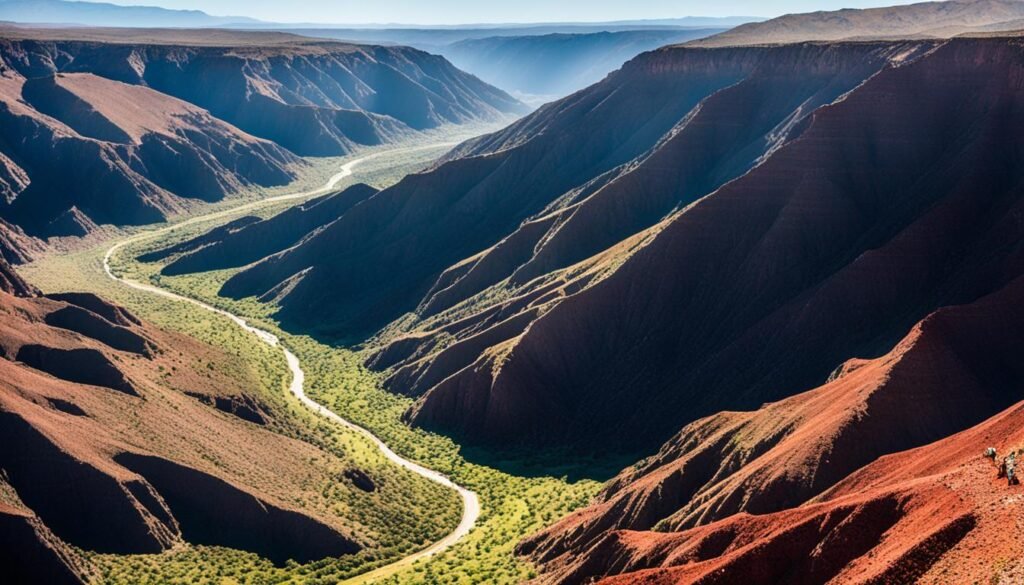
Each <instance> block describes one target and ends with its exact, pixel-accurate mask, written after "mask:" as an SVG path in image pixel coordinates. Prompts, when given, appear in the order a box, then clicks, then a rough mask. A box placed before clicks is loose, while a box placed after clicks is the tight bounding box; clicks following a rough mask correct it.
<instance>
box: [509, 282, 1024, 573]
mask: <svg viewBox="0 0 1024 585" xmlns="http://www.w3.org/2000/svg"><path fill="white" fill-rule="evenodd" d="M1022 300H1024V279H1017V280H1016V281H1015V282H1013V283H1012V284H1010V285H1009V286H1008V287H1007V288H1005V289H1002V290H1000V291H999V292H997V293H995V294H993V295H990V296H987V297H985V298H983V299H981V300H979V301H977V302H975V303H972V304H969V305H963V306H954V307H947V308H943V309H941V310H939V311H936V312H935V314H933V315H931V316H929V317H928V318H927V319H925V320H924V321H923V322H922V323H920V324H918V325H916V326H915V327H914V328H913V329H912V330H911V332H910V333H909V334H908V335H907V337H906V338H904V339H903V340H902V341H901V342H900V343H898V344H897V345H896V346H895V347H894V348H893V349H892V350H891V351H890V352H889V353H887V354H885V356H883V357H881V358H878V359H874V360H851V361H850V362H848V363H847V364H845V365H844V366H843V367H842V368H840V369H839V370H838V371H837V372H836V374H835V376H834V379H833V380H831V381H829V382H828V383H826V384H825V385H823V386H821V387H819V388H815V389H814V390H811V391H808V392H805V393H802V394H798V395H795V396H793V398H790V399H786V400H784V401H781V402H778V403H773V404H770V405H765V406H764V407H762V408H761V409H759V410H757V411H754V412H745V413H740V412H727V413H720V414H717V415H714V416H712V417H709V418H707V419H702V420H699V421H696V422H694V423H692V424H690V425H688V426H687V427H686V428H684V429H683V430H682V431H681V432H680V433H679V434H678V435H677V436H676V437H674V438H673V440H671V441H670V442H669V443H668V444H667V445H666V446H665V447H663V448H662V450H660V452H659V453H658V454H657V455H655V456H653V457H651V458H649V459H648V460H645V461H643V462H641V463H639V464H637V465H636V466H634V467H633V468H631V469H628V470H626V471H624V472H623V473H622V474H621V475H620V476H618V477H616V478H615V479H613V480H612V482H610V483H609V485H608V486H607V487H606V489H605V491H604V492H603V493H602V494H601V496H600V497H599V498H598V500H597V502H596V503H595V504H593V505H592V506H591V507H589V508H587V509H585V510H583V511H581V512H578V513H575V514H573V515H571V516H569V517H567V518H565V519H564V520H562V521H560V523H558V524H557V525H555V526H553V527H551V528H550V529H547V530H546V531H544V532H543V533H541V534H539V535H537V536H535V537H531V538H530V539H528V540H527V541H525V542H524V543H523V544H522V545H521V546H520V550H521V551H522V552H523V553H528V554H529V555H531V556H532V557H534V558H535V559H537V560H539V561H541V562H543V563H545V565H546V566H547V568H548V569H549V571H550V572H551V573H550V575H549V577H548V580H549V581H552V582H565V583H574V582H578V581H579V579H582V578H583V577H584V576H585V575H587V574H591V575H604V574H616V573H628V572H632V571H636V570H638V569H637V567H638V563H639V565H642V562H643V561H641V560H638V559H635V560H634V561H632V563H627V565H626V566H623V565H616V562H621V561H623V560H624V559H623V557H617V558H615V559H613V560H612V559H608V558H604V557H603V552H602V551H604V550H607V548H603V547H609V546H611V547H612V548H614V545H609V542H614V541H615V538H614V537H612V536H609V535H613V534H618V533H620V532H623V531H633V533H635V534H637V535H639V536H636V537H635V542H643V541H644V538H647V539H648V540H649V541H650V542H654V541H659V539H662V538H663V537H659V536H656V535H654V534H653V533H646V532H644V533H637V531H651V530H656V531H659V532H662V533H666V532H672V533H677V532H678V531H685V532H683V533H682V534H687V535H689V534H698V535H707V534H709V533H708V531H712V530H713V529H712V527H722V526H730V527H731V526H746V525H748V524H750V525H754V524H757V526H759V527H761V529H763V531H762V532H759V533H757V536H755V537H752V540H750V541H744V542H748V543H753V542H754V541H760V542H759V543H758V546H764V547H767V548H771V547H773V546H785V545H783V544H781V543H780V542H779V543H775V544H773V543H771V542H768V541H772V540H773V539H774V540H777V541H782V540H784V539H786V538H790V537H788V536H785V535H786V533H785V531H786V530H787V529H788V527H787V526H785V523H786V521H788V520H787V519H785V518H791V517H793V516H794V514H796V516H799V517H801V518H805V516H802V515H801V514H802V513H803V512H799V511H790V512H786V511H785V510H793V509H795V508H796V509H797V510H800V509H805V508H808V507H809V505H805V502H808V501H814V502H826V501H829V500H831V499H835V497H836V496H837V495H838V494H843V495H845V496H850V497H854V496H858V497H865V496H866V499H871V498H872V497H873V495H872V494H874V492H876V491H877V490H876V489H877V488H878V487H879V485H878V482H876V479H877V478H878V474H879V473H880V471H879V469H888V470H889V471H892V470H900V471H904V472H905V475H904V476H900V477H898V480H897V479H893V478H892V477H887V478H886V482H888V483H892V484H899V483H900V482H903V480H906V479H907V478H908V476H913V475H912V474H911V471H912V472H920V471H921V469H922V468H927V469H931V468H939V469H941V470H943V471H949V472H953V471H955V468H956V467H957V466H958V465H961V464H962V463H963V462H964V461H968V462H970V461H972V460H980V454H981V453H982V452H983V451H984V449H985V448H987V447H988V446H989V445H988V443H991V445H992V446H997V447H998V448H999V449H1000V450H1001V452H1002V453H1006V452H1008V451H1007V450H1008V448H1011V447H1012V448H1014V449H1016V448H1018V447H1024V444H1021V445H1016V444H1015V442H1019V441H1022V440H1024V435H1022V434H1021V432H1020V431H1016V430H1014V431H1005V432H1006V436H1001V437H1000V436H998V435H997V434H994V433H988V434H987V435H986V436H989V438H987V440H983V438H978V437H977V435H978V433H981V432H982V430H983V429H985V428H987V427H989V426H991V425H992V424H993V423H992V422H991V420H988V421H987V422H986V419H991V417H996V418H995V419H992V420H1001V419H1000V417H1005V418H1007V419H1010V420H1013V421H1015V423H1017V424H1019V423H1021V422H1024V420H1022V419H1021V416H1022V414H1021V413H1024V408H1021V407H1020V406H1018V407H1014V408H1013V409H1011V410H1010V411H1008V412H1007V413H1004V414H1002V415H999V414H998V413H999V412H1000V411H1004V410H1005V409H1007V408H1008V407H1009V406H1010V405H1012V404H1013V403H1014V402H1015V401H1018V400H1019V398H1020V395H1021V390H1022V389H1024V365H1022V363H1021V361H1020V360H1019V356H1020V353H1021V351H1022V350H1024V333H1022V332H1024V310H1022V308H1021V306H1022V302H1021V301H1022ZM1000 424H1005V425H1009V423H1000ZM966 429H971V430H970V431H968V432H967V434H968V435H972V436H975V438H973V440H972V441H976V443H974V444H971V443H969V442H967V441H965V440H959V442H958V443H957V445H958V447H957V449H961V450H962V451H961V452H956V453H952V454H948V455H947V454H945V452H944V449H946V448H945V447H942V446H943V445H944V443H946V441H944V440H945V437H947V436H950V435H953V434H955V433H957V432H961V431H965V430H966ZM972 433H973V434H972ZM934 442H939V443H934ZM987 442H988V443H987ZM926 444H933V445H932V446H931V447H929V448H927V449H930V450H931V451H929V455H927V456H924V458H923V459H922V461H927V464H925V465H909V466H903V465H900V466H892V465H890V464H888V463H886V461H887V459H886V458H885V456H888V455H890V454H894V453H898V452H902V451H905V450H907V449H912V448H916V447H920V446H923V445H926ZM972 448H973V451H972ZM953 455H955V456H953ZM880 457H882V458H883V459H881V460H880V461H879V462H877V463H876V460H878V459H879V458H880ZM913 457H914V456H912V455H900V456H898V457H896V459H898V460H900V461H909V460H912V458H913ZM865 465H866V466H867V467H864V466H865ZM862 467H864V468H863V469H861V468H862ZM858 469H861V470H859V471H858ZM931 472H934V471H930V473H931ZM956 472H958V471H956ZM851 473H852V474H853V475H852V478H851ZM993 476H994V473H993ZM858 477H859V478H858ZM864 477H870V478H871V480H864V479H863V478H864ZM982 484H983V486H985V487H986V489H987V488H990V487H991V486H992V484H991V483H990V482H987V480H986V482H983V483H982ZM837 485H838V486H837ZM911 491H912V490H911ZM985 501H987V500H985ZM872 505H873V504H872ZM810 507H812V508H813V506H810ZM978 507H979V509H977V510H974V511H973V512H972V513H973V514H975V515H977V514H980V513H984V512H987V510H984V509H981V508H980V505H978ZM737 514H738V515H737ZM748 514H767V515H766V516H758V518H757V519H755V518H752V517H751V516H749V515H748ZM815 517H818V516H815ZM778 518H783V519H782V520H778ZM862 519H864V520H865V521H866V523H867V524H866V526H863V527H858V528H857V529H856V530H857V531H862V530H877V532H878V535H877V536H876V537H874V538H878V536H880V535H882V534H883V533H886V531H889V530H891V529H892V527H890V526H888V525H886V526H882V525H880V526H879V527H871V526H870V521H872V517H871V516H867V517H866V518H862ZM874 519H876V520H879V521H882V520H881V519H879V518H874ZM893 519H894V520H895V519H896V517H895V516H894V517H893ZM776 521H780V523H781V525H775V524H774V523H776ZM800 521H804V520H803V519H801V520H800ZM900 521H903V520H900ZM694 527H702V528H694ZM769 529H771V530H776V531H777V534H776V533H772V532H764V531H769ZM716 530H717V529H716ZM743 530H746V529H743ZM759 530H760V529H759ZM839 530H840V529H838V528H837V531H839ZM844 530H846V529H844ZM892 530H895V529H892ZM907 530H911V529H907ZM916 536H919V537H921V538H922V539H924V537H923V536H921V535H916ZM926 536H927V533H926ZM913 537H914V535H913V534H912V532H911V533H910V535H909V538H913ZM631 538H634V537H633V536H632V535H631ZM665 538H666V539H668V537H665ZM679 538H683V537H679ZM686 538H688V537H686ZM699 538H705V537H703V536H700V537H699ZM723 538H724V537H723ZM807 538H812V537H807ZM813 538H818V539H820V540H819V542H821V543H822V546H826V545H827V542H828V541H829V540H835V539H842V538H847V537H844V536H842V535H840V534H831V533H830V532H828V531H823V532H821V533H820V534H816V535H814V536H813ZM668 540H671V539H668ZM672 542H677V541H675V540H673V541H672ZM793 544H794V546H804V544H798V543H793ZM727 548H728V545H726V544H723V545H722V547H721V548H719V549H715V551H714V552H708V551H706V552H705V554H706V556H707V558H708V559H711V558H712V557H715V558H718V557H721V556H723V555H727ZM664 553H665V554H664V555H660V556H657V555H655V557H654V559H653V560H648V562H649V565H647V567H657V566H660V565H667V563H676V562H677V561H676V560H670V559H669V556H672V557H673V558H675V557H676V551H670V550H668V549H666V550H664ZM866 553H867V549H862V550H860V549H854V550H852V551H850V553H849V554H851V556H850V557H849V558H846V559H844V560H843V562H844V563H845V562H854V561H855V559H856V558H858V557H860V556H861V555H863V554H866ZM625 554H626V555H629V554H631V553H625ZM798 554H799V553H798ZM808 554H810V552H809V551H808ZM639 556H640V555H639V554H638V557H639ZM689 560H692V557H689V556H683V557H681V559H680V560H678V562H680V563H681V562H685V561H689ZM788 561H790V562H792V563H793V566H792V567H790V568H780V569H779V571H791V572H792V573H793V574H794V575H800V576H801V578H804V579H805V581H806V582H808V583H814V582H820V583H823V582H825V581H827V580H828V578H830V577H828V578H824V577H821V576H820V575H817V576H816V575H815V573H814V571H812V570H811V569H810V568H809V567H800V566H799V561H798V559H797V558H796V557H793V558H792V559H790V560H788ZM879 562H880V563H883V562H885V560H880V561H879ZM892 563H893V565H894V566H895V565H898V562H897V561H896V559H892ZM843 567H844V566H843V565H842V563H839V565H837V563H834V566H833V567H831V569H830V571H835V575H838V574H839V571H840V570H841V569H843ZM641 568H642V567H641ZM775 575H776V577H775V578H777V575H778V574H775ZM835 575H833V576H835ZM733 578H737V577H735V576H734V577H733ZM764 579H768V577H765V578H764ZM667 582H674V581H667ZM680 582H689V581H687V580H686V579H683V580H682V581H680ZM697 582H703V581H699V580H697ZM753 582H766V583H767V582H771V580H770V579H768V580H762V581H758V580H755V581H753Z"/></svg>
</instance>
